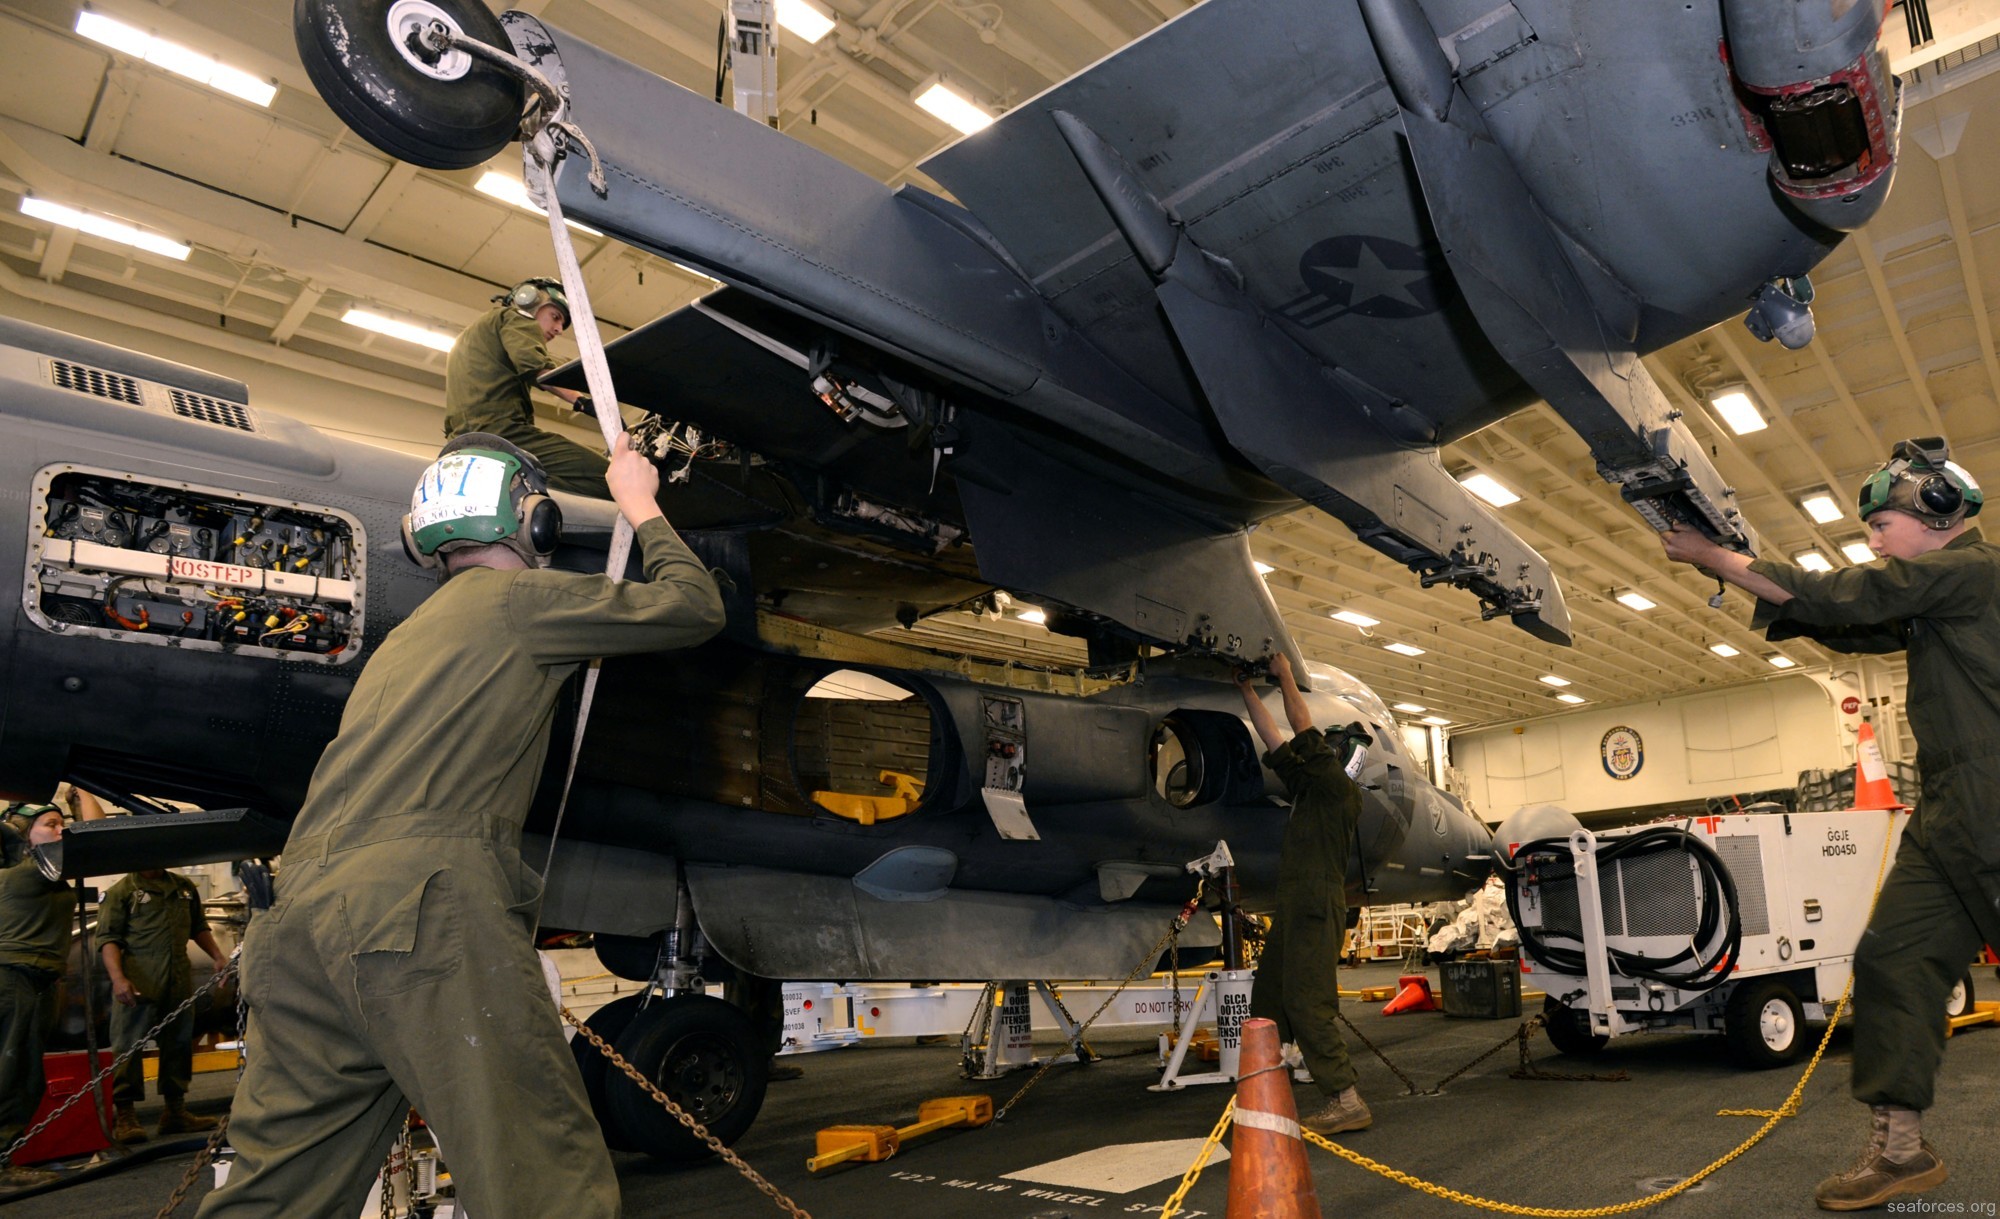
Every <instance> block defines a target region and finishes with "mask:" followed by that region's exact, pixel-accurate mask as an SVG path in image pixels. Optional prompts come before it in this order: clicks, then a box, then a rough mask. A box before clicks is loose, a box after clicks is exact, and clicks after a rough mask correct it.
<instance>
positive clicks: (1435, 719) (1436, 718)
mask: <svg viewBox="0 0 2000 1219" xmlns="http://www.w3.org/2000/svg"><path fill="white" fill-rule="evenodd" d="M1424 723H1426V724H1429V725H1431V726H1432V727H1434V728H1442V727H1444V726H1445V725H1446V724H1449V723H1451V721H1450V720H1448V719H1446V718H1445V717H1443V716H1442V715H1427V716H1425V717H1424Z"/></svg>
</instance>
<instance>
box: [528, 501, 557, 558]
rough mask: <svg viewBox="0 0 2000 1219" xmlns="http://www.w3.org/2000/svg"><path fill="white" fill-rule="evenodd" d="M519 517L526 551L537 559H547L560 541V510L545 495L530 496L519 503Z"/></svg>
mask: <svg viewBox="0 0 2000 1219" xmlns="http://www.w3.org/2000/svg"><path fill="white" fill-rule="evenodd" d="M521 516H522V519H523V521H524V528H523V529H522V533H524V534H525V535H526V537H527V540H528V549H530V550H532V551H533V552H534V553H535V557H536V558H538V559H547V558H548V557H549V556H550V555H552V554H554V553H555V552H556V544H557V543H558V542H560V541H562V508H561V507H560V506H558V505H557V504H556V502H555V501H554V500H552V499H550V498H549V497H548V496H546V495H530V496H528V497H527V498H525V499H523V500H522V501H521Z"/></svg>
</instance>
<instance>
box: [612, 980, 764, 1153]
mask: <svg viewBox="0 0 2000 1219" xmlns="http://www.w3.org/2000/svg"><path fill="white" fill-rule="evenodd" d="M614 1045H615V1046H616V1048H617V1050H618V1052H619V1053H620V1054H621V1055H623V1056H624V1057H625V1059H626V1061H628V1062H630V1063H631V1064H632V1065H633V1066H635V1067H637V1068H639V1070H640V1071H641V1072H642V1073H643V1074H644V1075H645V1076H646V1078H648V1079H650V1080H652V1081H653V1082H654V1084H656V1085H658V1086H659V1088H660V1089H661V1090H662V1091H664V1092H665V1093H666V1094H667V1095H668V1096H670V1097H672V1098H673V1100H674V1103H675V1104H677V1105H679V1106H680V1107H681V1108H682V1109H685V1110H686V1111H687V1112H688V1113H689V1114H690V1115H691V1116H693V1117H694V1118H695V1119H696V1120H698V1121H700V1122H701V1123H702V1124H703V1125H705V1126H707V1127H708V1129H709V1132H710V1133H711V1134H713V1135H715V1137H716V1138H718V1139H720V1140H722V1142H723V1143H724V1144H729V1143H733V1142H735V1141H736V1140H737V1139H738V1138H741V1137H742V1135H743V1133H744V1131H746V1130H748V1129H750V1123H751V1122H753V1121H755V1120H756V1118H757V1111H758V1110H759V1109H760V1108H762V1107H763V1104H764V1088H765V1085H766V1084H767V1083H768V1082H769V1076H770V1069H771V1058H770V1050H769V1048H768V1046H767V1045H766V1044H765V1039H763V1038H761V1037H759V1036H758V1033H757V1030H756V1028H755V1027H754V1026H753V1025H752V1024H751V1022H750V1018H749V1017H748V1016H746V1015H744V1014H743V1011H742V1009H741V1008H738V1007H737V1006H736V1005H735V1004H733V1003H725V1002H723V1001H722V1000H721V999H715V998H711V997H709V996H707V995H675V996H674V997H673V998H671V999H655V1000H654V1001H653V1003H652V1004H651V1005H650V1006H649V1007H647V1008H646V1010H645V1011H644V1012H642V1013H640V1014H639V1015H638V1016H637V1017H635V1018H634V1019H633V1020H632V1022H631V1023H630V1024H629V1025H628V1026H627V1027H626V1029H625V1032H624V1034H623V1035H622V1036H620V1037H619V1039H618V1040H617V1041H616V1042H615V1043H614ZM605 1080H606V1083H605V1089H604V1090H605V1099H606V1101H607V1102H608V1105H609V1108H610V1111H611V1118H612V1124H613V1125H614V1126H616V1127H617V1128H618V1130H619V1131H620V1134H621V1135H622V1137H623V1138H624V1139H625V1140H627V1141H628V1142H629V1143H630V1144H631V1145H632V1147H633V1149H634V1150H638V1151H643V1152H645V1153H646V1154H648V1155H650V1156H653V1157H655V1158H657V1159H662V1160H697V1159H701V1158H702V1157H704V1156H706V1155H708V1154H709V1151H708V1147H707V1145H706V1144H704V1143H702V1142H701V1141H700V1140H699V1139H697V1138H696V1137H695V1136H694V1135H693V1134H692V1133H691V1132H690V1131H689V1130H688V1129H687V1127H685V1126H683V1125H681V1124H680V1123H679V1122H678V1121H676V1120H674V1117H673V1115H672V1114H670V1113H668V1112H667V1111H666V1109H664V1108H663V1107H661V1105H660V1103H659V1102H658V1101H656V1100H654V1099H653V1098H652V1096H651V1095H649V1094H648V1093H647V1092H646V1091H645V1090H644V1089H642V1088H640V1087H639V1085H637V1084H635V1083H633V1082H632V1081H631V1080H630V1079H628V1078H626V1076H625V1075H624V1074H623V1073H622V1072H617V1071H609V1072H607V1073H606V1076H605Z"/></svg>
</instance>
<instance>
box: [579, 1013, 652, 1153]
mask: <svg viewBox="0 0 2000 1219" xmlns="http://www.w3.org/2000/svg"><path fill="white" fill-rule="evenodd" d="M644 998H645V996H644V995H626V996H625V997H624V998H623V999H613V1000H612V1001H611V1002H609V1003H607V1004H605V1005H604V1006H603V1007H600V1008H598V1009H597V1010H596V1011H594V1012H592V1013H591V1014H590V1019H588V1020H586V1021H584V1023H585V1024H586V1025H589V1026H590V1030H591V1031H592V1032H594V1033H596V1034H597V1035H598V1036H599V1037H602V1038H604V1039H605V1040H606V1041H608V1042H610V1043H611V1044H612V1045H613V1046H616V1045H617V1044H618V1039H619V1038H620V1037H622V1036H624V1035H625V1030H626V1029H628V1028H630V1027H631V1025H632V1018H633V1017H634V1016H637V1015H638V1014H639V1003H640V1001H641V1000H642V999H644ZM659 1002H664V1000H659ZM569 1052H570V1056H571V1057H573V1058H575V1059H576V1069H577V1073H578V1074H579V1075H582V1076H583V1091H584V1094H585V1095H586V1096H588V1097H590V1112H591V1115H592V1116H594V1117H595V1118H596V1119H597V1124H598V1126H600V1127H601V1128H602V1129H603V1130H604V1145H605V1146H606V1147H609V1148H611V1150H613V1151H637V1150H638V1148H636V1147H634V1146H632V1140H630V1139H628V1138H626V1137H625V1134H624V1131H623V1130H621V1129H620V1128H619V1125H618V1122H617V1120H616V1119H615V1118H614V1117H613V1116H612V1113H611V1105H610V1103H609V1101H608V1100H607V1098H606V1096H605V1091H604V1085H605V1082H606V1081H607V1080H608V1079H609V1078H610V1072H611V1069H612V1068H611V1063H610V1062H609V1061H608V1060H607V1059H606V1058H605V1057H604V1055H602V1054H600V1053H598V1052H597V1047H596V1046H594V1045H592V1044H590V1039H589V1038H587V1037H585V1036H584V1035H583V1034H582V1033H578V1034H577V1035H576V1036H574V1037H572V1038H570V1042H569Z"/></svg>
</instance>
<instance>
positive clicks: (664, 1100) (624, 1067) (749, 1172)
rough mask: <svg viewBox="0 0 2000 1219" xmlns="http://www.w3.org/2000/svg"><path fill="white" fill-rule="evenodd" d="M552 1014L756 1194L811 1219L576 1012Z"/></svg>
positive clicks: (566, 1010)
mask: <svg viewBox="0 0 2000 1219" xmlns="http://www.w3.org/2000/svg"><path fill="white" fill-rule="evenodd" d="M556 1011H557V1012H558V1013H560V1014H561V1016H562V1018H563V1019H564V1020H566V1021H568V1022H569V1023H570V1025H571V1026H572V1027H574V1028H575V1029H576V1031H577V1032H579V1033H581V1034H583V1036H584V1039H585V1040H587V1041H589V1042H590V1044H591V1045H593V1046H595V1047H596V1049H597V1052H598V1053H600V1054H602V1055H604V1058H605V1061H607V1062H609V1063H610V1064H611V1065H612V1066H614V1067H617V1068H618V1069H619V1070H620V1071H623V1072H624V1073H625V1075H626V1078H628V1079H630V1080H631V1081H632V1082H633V1083H635V1084H638V1085H639V1086H640V1087H641V1088H643V1089H645V1091H646V1094H647V1095H649V1096H651V1097H652V1098H653V1099H654V1100H656V1101H658V1102H660V1104H661V1106H662V1107H664V1108H665V1109H666V1111H667V1112H668V1113H669V1114H671V1115H673V1119H674V1120H675V1121H677V1122H679V1123H680V1124H681V1125H683V1126H686V1127H687V1128H688V1130H689V1131H690V1132H691V1133H692V1134H693V1135H694V1136H695V1137H696V1138H698V1139H700V1140H701V1141H702V1142H703V1143H705V1144H707V1146H708V1149H709V1150H710V1151H712V1152H714V1153H715V1154H716V1155H717V1156H719V1157H721V1159H722V1160H723V1162H724V1163H726V1164H728V1165H729V1166H730V1167H731V1168H734V1169H735V1170H736V1171H737V1172H740V1173H742V1174H743V1175H744V1176H745V1177H746V1178H748V1179H749V1181H750V1184H752V1185H754V1186H756V1187H757V1189H758V1192H760V1193H762V1194H763V1195H764V1196H765V1197H767V1198H769V1199H770V1200H771V1201H773V1202H775V1203H777V1204H778V1206H779V1207H780V1208H781V1209H783V1210H784V1211H785V1213H787V1214H789V1215H791V1216H792V1219H812V1216H811V1215H808V1214H807V1213H806V1212H805V1211H804V1210H802V1209H800V1207H799V1204H798V1203H796V1202H794V1201H792V1200H791V1199H790V1198H787V1197H786V1196H785V1195H784V1194H783V1193H782V1192H780V1191H779V1189H778V1187H777V1186H775V1185H773V1184H771V1183H770V1182H769V1181H767V1180H765V1179H764V1176H763V1174H762V1173H759V1172H758V1171H757V1170H756V1169H754V1168H752V1167H750V1166H749V1165H748V1164H746V1163H744V1162H743V1158H742V1157H741V1156H739V1155H737V1154H736V1153H735V1152H733V1151H731V1150H729V1148H727V1147H725V1146H723V1145H722V1140H721V1139H718V1138H716V1137H715V1136H714V1135H713V1134H710V1133H709V1131H708V1127H706V1126H704V1125H702V1124H701V1123H700V1122H699V1121H697V1120H696V1119H695V1116H694V1115H693V1114H692V1113H689V1112H688V1111H687V1110H685V1109H683V1108H681V1107H680V1106H679V1105H677V1104H675V1103H674V1099H673V1097H671V1096H668V1095H667V1094H666V1093H665V1092H663V1091H661V1090H660V1086H659V1085H658V1084H656V1083H654V1082H653V1081H652V1080H650V1079H647V1078H646V1073H645V1072H644V1071H641V1070H640V1069H639V1068H637V1067H635V1066H633V1065H632V1064H631V1063H629V1062H627V1061H625V1056H624V1055H622V1054H620V1053H619V1052H618V1051H616V1050H614V1049H612V1048H611V1043H610V1042H608V1041H606V1040H605V1039H604V1038H603V1037H602V1036H601V1035H600V1034H599V1033H598V1031H597V1030H596V1029H594V1028H591V1027H590V1026H589V1025H588V1024H585V1023H584V1022H583V1021H581V1020H579V1019H577V1016H576V1013H575V1012H572V1011H570V1010H569V1008H568V1007H566V1006H565V1007H558V1008H557V1009H556Z"/></svg>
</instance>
